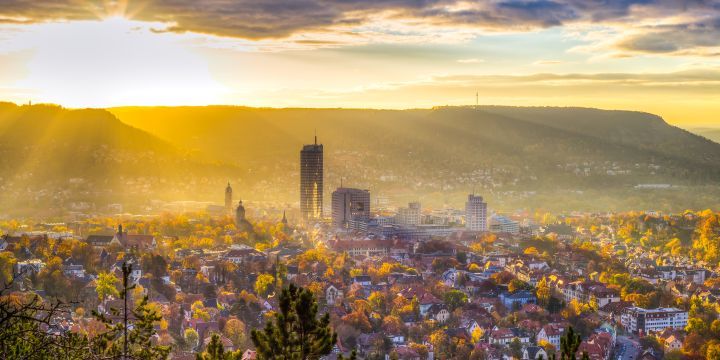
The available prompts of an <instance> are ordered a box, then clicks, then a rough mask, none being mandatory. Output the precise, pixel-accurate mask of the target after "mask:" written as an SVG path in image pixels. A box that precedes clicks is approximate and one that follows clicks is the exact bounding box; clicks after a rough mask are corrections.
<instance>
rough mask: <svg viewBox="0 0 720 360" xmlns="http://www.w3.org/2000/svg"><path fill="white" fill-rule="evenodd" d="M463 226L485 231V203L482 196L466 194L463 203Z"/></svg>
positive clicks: (471, 229)
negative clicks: (465, 200) (465, 199)
mask: <svg viewBox="0 0 720 360" xmlns="http://www.w3.org/2000/svg"><path fill="white" fill-rule="evenodd" d="M465 228H466V229H468V230H470V231H487V203H486V202H484V201H483V198H482V196H476V195H474V194H470V195H468V200H467V202H466V203H465Z"/></svg>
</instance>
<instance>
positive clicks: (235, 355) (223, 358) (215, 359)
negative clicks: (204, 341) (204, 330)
mask: <svg viewBox="0 0 720 360" xmlns="http://www.w3.org/2000/svg"><path fill="white" fill-rule="evenodd" d="M241 357H242V352H241V351H240V350H238V351H234V352H225V347H223V344H222V341H220V336H219V335H218V334H212V337H210V343H208V346H207V349H205V351H203V352H202V353H197V354H195V359H196V360H240V358H241Z"/></svg>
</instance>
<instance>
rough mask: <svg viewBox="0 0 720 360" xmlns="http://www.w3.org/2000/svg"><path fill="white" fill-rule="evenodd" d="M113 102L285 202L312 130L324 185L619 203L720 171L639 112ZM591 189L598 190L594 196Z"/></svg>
mask: <svg viewBox="0 0 720 360" xmlns="http://www.w3.org/2000/svg"><path fill="white" fill-rule="evenodd" d="M110 111H111V112H112V113H114V114H115V115H117V116H118V118H120V120H121V121H123V122H126V123H128V124H130V125H132V126H135V127H137V128H140V129H143V130H145V131H147V132H149V133H152V134H154V135H157V136H158V137H160V138H162V139H164V140H166V141H168V142H171V143H173V144H174V145H176V146H178V147H184V148H186V149H189V150H190V151H193V153H197V154H199V155H201V156H204V157H205V158H206V159H211V160H220V161H223V162H228V163H232V164H236V165H239V166H242V167H244V168H247V169H248V172H249V173H250V176H248V177H245V178H244V179H243V181H244V183H243V186H244V187H245V188H248V189H253V190H250V192H252V193H255V194H257V193H262V192H267V191H272V195H269V196H267V198H273V199H286V198H287V199H288V201H293V200H294V196H296V188H297V170H298V164H297V158H298V151H299V149H300V148H301V146H302V144H304V143H309V142H311V141H312V136H313V132H314V131H315V129H317V133H318V137H319V140H320V142H322V143H323V144H325V149H326V164H327V165H326V172H327V179H326V183H327V184H328V189H327V190H331V189H332V188H333V187H334V186H336V185H338V184H339V183H340V178H344V179H345V184H348V185H350V186H358V187H365V188H369V189H371V190H372V191H373V192H374V193H375V194H380V195H381V196H383V197H384V196H385V195H387V196H390V197H392V198H393V199H391V200H396V201H397V202H401V201H405V200H406V199H413V198H420V197H421V195H422V198H423V199H426V200H425V201H430V202H434V203H435V204H438V203H439V204H443V203H449V204H450V205H455V206H457V204H461V203H462V197H463V194H465V193H467V192H469V191H471V190H472V189H473V188H474V189H476V190H478V191H482V192H483V193H485V194H487V195H488V196H489V197H491V198H495V199H497V201H498V202H505V203H506V204H507V205H508V206H516V205H523V204H525V203H530V202H529V200H528V199H526V198H527V197H528V196H532V197H535V198H539V197H540V196H541V195H537V194H532V193H531V194H530V195H528V194H524V192H528V191H529V192H542V193H544V194H557V193H560V194H564V193H568V192H571V193H574V194H580V193H582V194H584V195H582V196H581V195H577V196H576V195H570V196H567V197H565V198H567V201H568V202H567V203H568V204H573V205H572V206H576V205H582V204H583V203H584V202H587V201H601V202H604V203H603V204H597V205H598V206H605V205H608V206H610V207H611V208H612V207H615V206H619V207H621V208H624V207H630V206H633V203H628V201H629V200H630V199H635V200H637V199H636V198H634V196H635V193H630V194H628V191H630V192H632V189H633V187H634V186H635V185H637V184H642V183H669V184H673V185H683V186H688V187H693V189H694V188H695V187H702V186H711V188H709V190H708V189H707V188H703V189H702V190H700V191H701V192H702V193H703V195H702V196H704V195H706V193H707V192H712V191H714V189H715V185H717V181H718V179H720V177H719V175H720V170H719V169H720V167H718V165H720V145H718V144H716V143H713V142H712V141H709V140H707V139H704V138H702V137H699V136H697V135H694V134H692V133H689V132H687V131H685V130H682V129H679V128H677V127H674V126H670V125H668V124H667V123H666V122H665V121H663V120H662V119H661V118H659V117H657V116H655V115H652V114H647V113H641V112H629V111H605V110H597V109H585V108H546V107H528V108H518V107H499V106H482V107H479V108H462V107H460V108H457V107H443V108H435V109H426V110H404V111H397V110H357V109H262V108H246V107H229V106H212V107H125V108H114V109H110ZM258 183H262V186H259V185H258ZM593 191H595V192H596V194H597V195H598V198H593V199H592V200H590V199H589V197H590V195H589V194H593ZM692 191H695V190H692ZM681 194H682V195H681ZM687 195H688V194H687V193H680V192H675V193H674V194H673V195H672V197H673V199H671V200H667V201H662V199H659V201H660V204H661V205H660V207H666V206H684V205H685V204H686V203H688V204H689V203H690V202H693V201H697V202H693V203H692V205H703V204H706V202H704V201H705V200H702V196H700V195H698V196H692V197H691V198H690V199H686V200H681V201H680V203H678V204H675V202H676V199H675V197H678V198H686V197H687ZM554 196H555V195H552V196H551V195H548V198H553V197H554ZM641 197H642V196H641ZM565 198H564V199H565ZM576 200H577V201H576ZM636 203H637V201H636ZM535 204H536V203H535ZM669 204H671V205H669ZM710 205H711V204H707V205H706V206H710ZM637 206H649V205H648V203H647V202H645V203H643V204H638V205H637Z"/></svg>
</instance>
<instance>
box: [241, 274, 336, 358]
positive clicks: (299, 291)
mask: <svg viewBox="0 0 720 360" xmlns="http://www.w3.org/2000/svg"><path fill="white" fill-rule="evenodd" d="M279 303H280V306H279V307H280V309H279V310H280V311H279V312H277V313H275V318H274V319H273V321H269V322H268V323H267V324H266V325H265V329H263V330H262V331H259V330H253V331H252V334H251V336H252V342H253V344H254V345H255V348H256V350H257V358H258V360H270V359H276V360H290V359H293V360H306V359H313V360H314V359H319V358H320V356H322V355H327V354H329V353H330V351H332V347H333V346H334V345H335V343H336V340H337V334H335V333H334V332H333V331H332V329H331V328H330V316H329V315H328V314H325V315H323V316H322V317H321V318H319V319H318V318H317V315H318V304H317V300H316V299H315V296H313V294H312V292H310V291H309V290H307V289H303V288H301V287H296V286H295V285H294V284H290V286H289V287H288V288H285V289H283V290H282V293H280V298H279Z"/></svg>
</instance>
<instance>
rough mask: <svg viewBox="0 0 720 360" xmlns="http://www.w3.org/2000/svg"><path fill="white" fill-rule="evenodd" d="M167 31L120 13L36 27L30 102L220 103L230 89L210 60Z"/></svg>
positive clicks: (29, 38)
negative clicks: (214, 73) (213, 72)
mask: <svg viewBox="0 0 720 360" xmlns="http://www.w3.org/2000/svg"><path fill="white" fill-rule="evenodd" d="M164 27H165V25H164V24H161V23H147V22H141V21H134V20H131V19H128V18H126V17H124V16H119V15H113V16H108V17H105V18H103V19H102V20H97V21H74V22H62V23H49V24H38V25H34V26H33V28H32V29H31V30H29V31H28V32H27V33H26V34H25V37H26V44H27V46H28V47H29V48H30V50H31V51H32V53H33V57H32V59H31V60H30V61H29V62H28V63H27V76H26V78H25V79H23V80H21V81H20V86H22V87H24V88H28V89H33V93H32V96H33V98H32V99H28V100H33V101H36V102H39V101H42V102H52V103H58V104H61V105H64V106H68V107H109V106H119V105H129V104H133V105H177V104H189V105H193V104H208V103H215V102H218V101H219V100H220V97H221V95H222V93H223V92H224V91H225V90H224V88H223V86H222V85H220V83H219V82H218V81H216V80H215V79H214V78H213V76H212V75H211V73H210V71H209V69H208V64H207V61H206V59H205V58H203V56H202V55H201V54H199V53H197V52H195V51H194V49H193V48H194V46H193V44H192V42H191V41H189V40H188V39H187V38H185V37H184V36H183V35H180V34H174V33H170V32H165V31H163V30H164Z"/></svg>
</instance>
